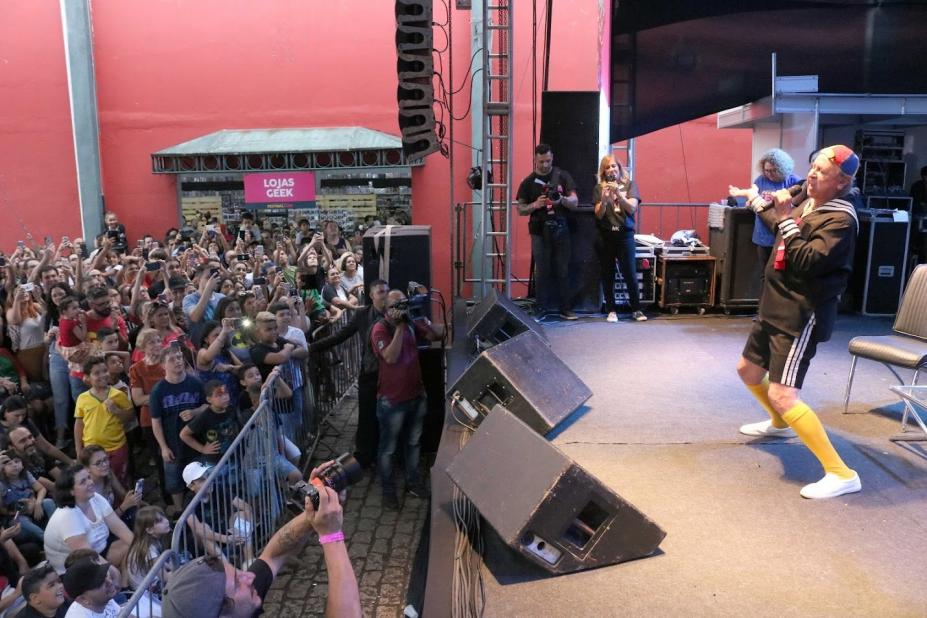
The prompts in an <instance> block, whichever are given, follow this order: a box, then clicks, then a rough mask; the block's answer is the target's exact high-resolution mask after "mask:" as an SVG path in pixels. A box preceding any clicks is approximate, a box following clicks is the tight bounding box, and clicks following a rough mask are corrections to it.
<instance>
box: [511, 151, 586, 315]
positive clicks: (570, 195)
mask: <svg viewBox="0 0 927 618" xmlns="http://www.w3.org/2000/svg"><path fill="white" fill-rule="evenodd" d="M515 199H516V200H518V214H519V215H522V216H525V217H530V219H529V220H528V232H529V233H530V234H531V255H532V256H533V258H534V268H535V270H534V274H535V276H534V287H535V297H536V298H537V306H538V313H539V315H544V314H545V313H547V312H549V311H551V309H552V307H551V302H552V301H551V297H552V296H554V294H553V292H554V291H556V297H557V299H558V303H559V309H560V317H561V318H563V319H564V320H575V319H576V314H575V313H573V294H572V292H571V291H570V273H569V267H570V226H569V222H568V220H567V216H568V213H569V211H571V210H574V209H575V208H576V205H577V203H578V200H577V198H576V186H575V184H574V183H573V178H572V177H571V176H570V174H569V173H568V172H566V171H565V170H562V169H560V168H558V167H554V153H553V152H552V151H551V149H550V146H548V145H547V144H538V145H537V147H536V148H535V149H534V171H533V172H532V173H531V174H529V175H528V177H527V178H525V179H524V180H522V181H521V184H520V185H519V186H518V193H517V194H516V196H515Z"/></svg>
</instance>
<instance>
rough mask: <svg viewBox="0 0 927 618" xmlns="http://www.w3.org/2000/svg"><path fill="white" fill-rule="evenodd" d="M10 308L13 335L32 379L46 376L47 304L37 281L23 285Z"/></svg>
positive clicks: (17, 353)
mask: <svg viewBox="0 0 927 618" xmlns="http://www.w3.org/2000/svg"><path fill="white" fill-rule="evenodd" d="M9 305H10V306H9V308H8V309H7V310H6V319H7V323H8V324H9V330H10V339H11V340H12V342H13V351H14V352H16V358H17V359H18V360H19V363H20V364H21V365H22V366H23V368H24V369H25V370H26V375H28V376H29V381H30V382H38V381H40V380H42V365H43V363H44V361H45V305H44V303H42V299H41V296H40V295H39V292H38V290H37V289H35V285H34V284H32V283H28V284H24V285H20V286H18V287H17V288H16V292H15V293H14V294H13V299H12V301H11V302H10V303H9Z"/></svg>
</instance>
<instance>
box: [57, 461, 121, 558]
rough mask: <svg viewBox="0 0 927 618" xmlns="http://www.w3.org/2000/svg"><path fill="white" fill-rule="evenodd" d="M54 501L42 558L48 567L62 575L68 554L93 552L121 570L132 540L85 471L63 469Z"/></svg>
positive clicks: (75, 466) (79, 466) (78, 468)
mask: <svg viewBox="0 0 927 618" xmlns="http://www.w3.org/2000/svg"><path fill="white" fill-rule="evenodd" d="M55 502H56V503H57V504H58V510H56V511H55V512H54V514H53V515H52V516H51V517H50V518H49V520H48V525H47V526H46V527H45V557H46V558H47V559H48V562H49V564H51V565H52V566H53V567H55V570H56V571H57V572H58V573H59V574H61V573H64V561H65V558H67V557H68V554H69V553H71V552H72V551H74V550H75V549H93V550H94V551H96V552H97V553H99V554H100V555H101V556H103V557H104V558H106V559H107V560H108V561H109V563H110V564H113V565H116V566H117V567H118V568H120V569H121V568H122V562H123V561H124V560H125V557H126V553H127V552H128V551H129V545H130V544H131V543H132V539H133V538H134V537H133V535H132V531H131V530H129V528H128V527H127V526H126V525H125V524H124V523H123V522H122V520H121V519H119V516H118V515H116V513H114V512H113V507H111V506H110V505H109V502H107V501H106V498H104V497H103V496H101V495H99V494H97V493H96V491H95V490H94V488H93V480H92V479H91V478H90V473H89V472H88V471H87V469H86V468H84V467H83V466H81V465H73V466H69V467H67V468H65V470H64V471H63V472H62V473H61V476H59V477H58V480H57V482H56V483H55Z"/></svg>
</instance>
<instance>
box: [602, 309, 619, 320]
mask: <svg viewBox="0 0 927 618" xmlns="http://www.w3.org/2000/svg"><path fill="white" fill-rule="evenodd" d="M605 321H606V322H617V321H618V314H617V313H615V312H614V311H609V312H608V317H607V318H605Z"/></svg>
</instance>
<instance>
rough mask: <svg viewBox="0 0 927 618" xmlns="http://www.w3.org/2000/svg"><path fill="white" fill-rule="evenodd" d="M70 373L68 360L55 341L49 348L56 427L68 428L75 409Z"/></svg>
mask: <svg viewBox="0 0 927 618" xmlns="http://www.w3.org/2000/svg"><path fill="white" fill-rule="evenodd" d="M68 373H69V372H68V361H66V360H64V358H63V357H62V356H61V355H60V354H58V346H57V345H56V344H54V343H53V344H52V345H51V346H50V347H49V348H48V381H49V382H50V383H51V389H52V396H53V397H54V402H55V429H67V427H68V421H69V420H70V418H69V417H70V415H71V410H72V409H73V408H71V381H70V379H69V378H68Z"/></svg>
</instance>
